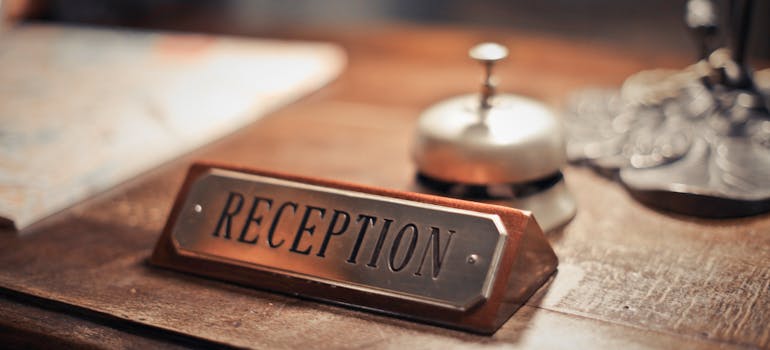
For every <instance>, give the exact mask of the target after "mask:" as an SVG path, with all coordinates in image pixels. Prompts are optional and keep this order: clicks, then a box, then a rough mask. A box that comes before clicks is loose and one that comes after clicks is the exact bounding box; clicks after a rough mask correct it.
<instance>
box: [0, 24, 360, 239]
mask: <svg viewBox="0 0 770 350" xmlns="http://www.w3.org/2000/svg"><path fill="white" fill-rule="evenodd" d="M344 64H345V55H344V52H343V51H342V50H341V49H340V48H339V47H337V46H334V45H330V44H323V43H305V42H284V41H270V40H256V39H241V38H230V37H220V36H202V35H186V34H163V33H154V32H135V31H118V30H104V29H94V28H79V27H61V26H42V25H24V26H20V27H17V28H14V29H11V30H9V31H5V32H0V217H2V218H4V219H6V220H8V221H9V222H11V223H12V224H13V225H14V226H15V227H16V228H17V229H22V228H24V227H25V226H28V225H29V224H31V223H34V222H35V221H37V220H39V219H42V218H43V217H46V216H48V215H50V214H53V213H55V212H57V211H59V210H62V209H64V208H66V207H68V206H70V205H72V204H74V203H77V202H78V201H81V200H83V199H85V198H86V197H88V196H90V195H92V194H95V193H97V192H100V191H103V190H106V189H108V188H110V187H112V186H114V185H117V184H118V183H121V182H123V181H125V180H127V179H129V178H131V177H133V176H135V175H137V174H139V173H141V172H143V171H146V170H149V169H151V168H153V167H155V166H157V165H159V164H161V163H163V162H165V161H168V160H170V159H172V158H174V157H177V156H179V155H181V154H183V153H185V152H187V151H190V150H192V149H194V148H196V147H199V146H201V145H203V144H205V143H208V142H210V141H213V140H214V139H216V138H219V137H222V136H224V135H226V134H228V133H230V132H232V131H235V130H236V129H238V128H240V127H243V126H244V125H246V124H248V123H250V122H252V121H254V120H256V119H257V118H258V117H260V116H261V115H264V114H265V113H266V112H269V111H271V110H274V109H276V108H277V107H280V106H282V105H285V104H287V103H289V102H291V101H292V100H294V99H296V98H298V97H300V96H301V95H303V94H306V93H308V92H310V91H312V90H315V89H318V88H320V87H321V86H323V85H324V84H326V83H328V82H329V81H331V80H332V79H334V77H336V76H337V75H338V74H339V73H340V71H341V70H342V68H343V67H344Z"/></svg>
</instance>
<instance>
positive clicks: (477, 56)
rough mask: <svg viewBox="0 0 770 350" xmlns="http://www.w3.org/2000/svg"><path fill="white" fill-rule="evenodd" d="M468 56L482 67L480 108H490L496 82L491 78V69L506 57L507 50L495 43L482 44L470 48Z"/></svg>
mask: <svg viewBox="0 0 770 350" xmlns="http://www.w3.org/2000/svg"><path fill="white" fill-rule="evenodd" d="M468 55H469V56H470V57H471V58H472V59H474V60H476V61H478V62H479V63H481V64H482V65H484V81H483V83H482V85H481V101H480V102H481V104H480V106H481V108H482V109H489V108H490V107H492V104H491V98H492V96H494V95H495V89H496V87H497V80H496V79H495V77H494V76H492V67H493V66H494V64H495V63H497V62H499V61H502V60H504V59H505V58H506V57H508V49H506V48H505V46H502V45H500V44H496V43H482V44H478V45H476V46H474V47H472V48H471V49H470V50H469V51H468Z"/></svg>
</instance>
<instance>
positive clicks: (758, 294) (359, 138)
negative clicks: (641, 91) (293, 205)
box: [0, 30, 770, 348]
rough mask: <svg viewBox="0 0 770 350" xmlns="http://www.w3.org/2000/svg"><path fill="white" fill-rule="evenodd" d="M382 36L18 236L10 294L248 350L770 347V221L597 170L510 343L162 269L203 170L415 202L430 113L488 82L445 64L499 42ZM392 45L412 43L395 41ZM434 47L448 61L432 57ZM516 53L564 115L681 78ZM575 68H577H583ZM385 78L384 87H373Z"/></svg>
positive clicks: (5, 266)
mask: <svg viewBox="0 0 770 350" xmlns="http://www.w3.org/2000/svg"><path fill="white" fill-rule="evenodd" d="M395 33H399V32H398V30H396V31H395ZM418 33H423V32H418ZM447 33H449V34H451V35H449V34H447ZM365 34H367V35H372V36H366V37H365V38H366V40H364V39H363V38H364V34H361V35H362V36H361V37H355V36H354V37H352V38H351V37H346V36H344V35H343V36H342V39H341V40H343V42H342V43H343V44H344V45H346V47H347V48H348V49H349V50H350V51H349V55H350V56H349V57H350V69H349V70H348V71H347V72H346V73H345V74H343V76H342V78H341V79H340V80H339V81H338V82H336V83H334V84H332V85H331V86H330V87H329V88H327V89H324V90H322V91H320V92H319V93H317V94H315V95H313V96H312V97H311V98H309V99H306V100H304V101H303V102H301V103H298V104H295V105H293V106H291V107H289V108H286V109H284V110H282V111H280V112H278V113H275V114H273V115H272V116H270V117H268V118H266V119H264V120H262V121H261V122H259V123H257V124H255V125H253V126H250V127H247V128H245V129H243V130H242V131H240V132H238V133H237V134H235V135H233V136H231V137H229V138H227V139H225V140H223V141H220V142H217V143H216V144H214V145H211V146H209V147H207V148H205V149H202V150H199V151H197V152H195V153H194V154H192V155H189V156H187V157H185V158H183V159H179V160H177V161H175V162H173V163H171V164H169V165H167V166H165V167H163V168H160V169H157V170H156V171H155V172H153V173H151V174H146V175H145V176H143V177H141V178H139V179H137V180H136V181H135V182H133V183H129V184H126V185H124V186H121V187H119V188H116V189H114V190H112V191H110V192H108V193H105V194H104V195H102V196H100V197H98V198H95V199H92V200H90V201H87V202H84V203H81V204H79V205H77V206H75V207H74V208H71V209H70V210H69V211H67V212H65V213H62V214H60V215H58V216H56V217H53V218H50V219H49V220H45V221H44V222H42V223H40V224H39V225H37V226H36V227H33V228H31V230H30V232H28V233H29V234H28V235H25V236H23V237H20V236H16V235H13V234H10V233H6V232H3V233H2V234H0V286H3V287H5V288H10V289H14V290H17V291H20V292H22V293H27V294H30V295H36V296H39V297H42V298H47V299H53V300H57V301H59V302H62V303H69V304H72V305H77V306H79V307H83V308H84V309H88V310H93V311H94V312H98V313H102V314H107V315H112V316H113V317H115V318H116V319H120V320H124V321H126V322H133V323H137V324H144V325H148V326H152V327H156V328H158V329H161V330H167V331H169V332H179V333H186V334H194V335H196V336H199V337H201V338H205V339H210V340H214V341H218V342H223V343H226V344H230V345H235V346H250V347H276V348H296V347H302V346H313V347H322V346H323V347H326V346H328V347H329V348H334V347H340V348H362V347H367V348H368V347H403V346H407V345H409V344H421V345H423V346H424V347H426V348H446V347H469V346H474V345H490V346H501V345H513V346H516V347H524V348H563V347H577V346H581V345H582V346H584V347H591V348H710V347H720V348H721V347H727V348H751V347H760V348H762V347H769V346H770V340H769V335H768V332H770V327H767V325H768V324H770V293H768V292H770V290H768V280H770V275H769V271H768V268H769V267H768V265H769V264H768V261H770V259H768V258H770V256H768V254H770V253H769V252H768V249H767V247H768V246H770V236H769V235H768V234H767V233H768V232H770V216H768V215H764V216H757V217H753V218H748V219H737V220H720V221H710V220H696V219H690V218H685V217H678V216H671V215H667V214H663V213H660V212H656V211H654V210H651V209H649V208H646V207H644V206H642V205H640V204H638V203H636V202H635V201H633V200H632V199H631V198H629V196H628V195H627V194H626V193H625V192H624V191H623V189H622V188H620V186H618V185H617V184H616V183H613V182H611V181H609V180H607V179H604V178H601V177H599V176H597V175H595V174H594V173H592V172H590V171H588V170H586V169H580V168H569V169H567V171H566V174H565V176H566V180H567V183H568V185H569V186H570V188H571V189H572V191H573V192H574V193H575V196H576V198H577V200H578V204H579V212H578V215H577V217H576V218H575V219H574V220H573V222H571V223H570V224H569V225H568V226H567V227H566V228H564V229H563V230H560V231H557V232H552V233H549V234H548V237H549V239H550V240H551V242H552V243H553V245H554V248H555V249H556V252H557V254H558V256H559V258H560V259H561V265H560V271H559V273H558V274H557V276H556V277H555V279H554V280H553V281H552V283H551V284H550V285H549V286H548V287H547V288H546V289H543V290H541V291H540V292H538V293H537V294H536V296H535V297H533V298H532V299H531V300H530V301H529V303H528V306H526V307H525V308H523V309H522V311H521V312H519V313H517V314H516V315H515V316H514V317H513V319H512V320H511V321H509V322H508V323H507V324H506V325H505V326H504V327H503V328H502V329H501V331H500V332H498V333H497V334H495V335H494V336H493V337H480V336H474V335H470V334H465V333H461V332H456V331H450V330H444V329H441V328H437V327H432V326H426V325H419V324H416V323H412V322H407V321H401V320H396V319H392V318H388V317H382V316H377V315H372V314H369V313H363V312H358V311H352V310H348V309H345V308H339V307H335V306H328V305H324V304H318V303H312V302H307V301H303V300H300V299H295V298H291V297H287V296H282V295H276V294H271V293H267V292H262V291H257V290H251V289H246V288H242V287H238V286H234V285H230V284H226V283H221V282H216V281H211V280H206V279H202V278H197V277H192V276H187V275H184V274H181V273H176V272H172V271H165V270H159V269H156V268H152V267H149V266H148V265H147V264H146V262H145V259H146V258H147V257H148V256H149V254H150V251H151V249H152V246H153V245H154V241H155V239H157V237H158V235H159V233H160V230H161V228H162V225H163V223H164V221H165V217H166V215H167V213H168V210H169V209H170V206H171V201H172V200H173V197H174V195H175V193H176V190H177V189H178V187H179V185H180V184H181V181H182V178H183V176H184V171H185V167H186V165H187V164H189V163H190V161H191V160H192V159H195V158H205V159H213V160H218V161H229V162H234V163H238V164H243V165H249V166H256V167H263V168H268V169H274V170H281V171H289V172H295V173H299V174H305V175H313V176H321V177H329V178H336V179H342V180H347V181H355V182H360V183H363V184H370V185H377V186H383V187H390V188H400V189H409V188H412V175H413V167H412V165H411V162H410V160H409V156H408V149H409V140H410V137H411V132H412V128H413V125H414V121H415V119H416V118H417V116H418V114H419V111H420V109H421V108H423V107H425V106H427V105H428V104H430V103H431V102H432V101H436V100H438V99H440V98H442V97H446V96H448V95H451V94H455V93H461V92H465V91H468V90H471V89H473V88H474V87H475V86H476V82H475V81H474V79H475V78H477V77H478V74H477V72H475V70H474V69H472V68H466V67H465V66H466V65H467V64H471V65H472V63H470V62H466V61H463V60H460V59H449V60H448V61H446V62H444V63H441V64H438V65H437V66H436V67H434V66H433V65H432V64H431V62H433V61H432V60H434V59H437V58H440V57H442V56H446V54H447V53H448V52H450V51H457V52H464V50H465V49H466V44H468V43H470V42H474V41H475V40H476V39H478V38H480V37H482V35H480V34H479V33H474V32H471V33H469V34H463V33H461V32H456V31H451V30H449V31H447V32H442V31H439V30H428V31H427V32H426V33H423V34H416V35H414V36H413V37H410V38H409V39H404V37H402V36H400V35H396V34H393V32H389V31H384V32H383V33H379V34H377V33H374V34H371V33H365ZM346 35H348V36H349V35H351V34H346ZM378 35H379V36H378ZM391 37H398V38H400V40H401V41H402V42H401V43H393V42H392V41H388V40H385V39H388V38H391ZM434 37H435V38H436V42H438V43H441V45H438V46H440V48H431V47H433V45H429V44H428V43H432V41H431V38H434ZM450 37H454V38H455V39H454V40H450V39H449V38H450ZM378 39H382V40H378ZM503 39H506V40H509V41H511V42H517V43H518V44H519V45H521V46H523V47H529V48H531V49H532V50H534V52H526V50H523V49H522V50H521V53H519V55H521V56H523V57H524V58H527V57H529V61H526V63H525V64H524V66H523V67H518V68H516V71H517V72H518V73H519V74H520V77H521V79H522V80H521V81H524V82H527V81H531V82H533V84H531V85H527V84H526V83H521V82H519V83H512V84H513V85H509V86H508V88H509V89H517V88H524V89H525V90H527V89H528V90H527V92H528V93H529V94H531V95H535V96H541V97H544V98H546V99H548V100H551V101H558V100H559V99H560V98H563V95H562V94H563V93H566V91H567V89H565V88H559V89H557V90H556V92H554V91H552V90H551V89H552V88H554V87H555V86H557V85H558V82H559V76H563V78H562V81H563V82H565V83H564V84H565V85H567V86H571V87H577V86H579V85H580V84H586V83H592V82H593V83H602V84H607V83H612V82H613V81H617V82H619V81H620V80H621V79H622V78H623V76H624V74H627V73H630V72H632V71H634V70H638V69H642V68H644V67H649V66H655V65H657V64H659V63H660V62H668V61H665V60H663V61H655V60H652V61H650V62H647V63H645V62H643V60H640V59H637V60H634V59H631V58H629V57H628V55H626V54H621V53H614V52H608V51H604V52H605V53H606V55H607V56H609V57H610V58H611V59H608V60H607V61H606V62H597V61H596V58H598V57H603V56H602V55H601V54H600V53H592V52H591V50H590V49H585V48H582V47H581V46H580V45H576V44H567V43H563V42H559V41H556V40H550V39H547V38H545V39H544V38H535V39H531V40H529V41H527V40H526V38H523V37H518V36H515V35H511V36H504V37H503ZM404 41H405V42H404ZM528 44H531V45H529V46H528ZM559 50H561V51H559ZM514 52H516V51H514ZM537 52H540V55H538V54H537ZM559 52H561V53H563V55H559V54H558V53H559ZM426 55H427V58H426V57H425V56H426ZM541 56H542V57H545V58H543V59H542V60H539V59H538V57H541ZM546 56H547V57H546ZM514 57H516V54H514ZM625 59H628V60H629V61H625ZM543 60H544V61H545V63H543V62H542V61H543ZM616 60H620V61H621V62H625V63H617V62H616ZM378 62H379V64H378ZM570 62H577V63H576V64H575V65H574V66H572V68H570V66H569V64H570ZM629 62H630V63H629ZM645 64H647V66H646V65H645ZM380 66H383V67H384V68H383V69H384V71H383V72H382V73H381V74H373V73H372V70H373V69H374V68H375V67H380ZM602 66H606V67H607V68H606V69H605V70H602ZM544 67H552V68H553V69H555V70H556V71H557V73H553V74H554V75H553V76H549V74H550V73H546V78H544V79H545V80H546V81H544V82H538V79H540V78H542V76H543V75H542V74H541V71H540V70H541V69H543V68H544ZM448 71H451V73H447V72H448ZM396 73H398V74H396ZM394 75H397V76H394ZM458 76H459V77H458ZM426 77H427V78H426ZM440 77H446V78H445V79H440ZM467 79H469V80H470V81H468V80H467ZM394 86H398V88H394ZM560 89H564V90H560ZM399 101H401V102H403V103H400V102H399ZM52 260H55V261H56V263H55V264H52V263H51V261H52Z"/></svg>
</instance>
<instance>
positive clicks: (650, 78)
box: [566, 0, 770, 217]
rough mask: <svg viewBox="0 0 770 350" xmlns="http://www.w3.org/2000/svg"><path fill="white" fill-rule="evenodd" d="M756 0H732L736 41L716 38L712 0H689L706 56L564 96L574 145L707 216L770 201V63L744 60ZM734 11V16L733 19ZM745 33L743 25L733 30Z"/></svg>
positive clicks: (631, 180)
mask: <svg viewBox="0 0 770 350" xmlns="http://www.w3.org/2000/svg"><path fill="white" fill-rule="evenodd" d="M749 5H750V2H748V1H733V2H731V9H732V11H733V13H732V15H733V16H732V18H733V20H734V21H735V20H738V21H739V22H740V23H732V24H733V25H732V27H733V28H735V29H734V31H733V32H732V33H731V34H732V36H731V38H732V40H731V41H730V42H731V48H730V49H728V48H714V47H712V46H711V45H712V43H713V41H714V39H713V35H714V33H713V32H714V31H715V30H716V29H715V26H716V24H715V22H716V21H715V18H714V14H713V4H712V3H711V2H710V1H705V0H693V1H690V2H689V3H688V16H687V18H686V21H687V23H688V25H689V26H690V27H691V29H693V31H694V32H695V33H696V34H697V33H700V34H697V35H696V40H698V43H699V48H700V50H705V53H704V52H699V55H700V56H701V57H703V59H702V60H701V61H699V62H698V63H696V64H694V65H693V66H691V67H688V68H686V69H684V70H681V71H676V70H653V71H644V72H639V73H637V74H635V75H632V76H631V77H629V78H628V79H627V80H626V82H625V83H624V84H623V87H622V88H621V90H620V91H612V90H586V91H582V92H580V93H577V94H575V95H574V96H573V98H572V100H571V101H570V102H569V103H568V108H567V118H566V123H567V129H568V133H569V137H568V139H569V140H568V146H567V150H568V155H569V158H570V159H571V160H572V161H576V162H583V163H587V164H590V165H591V166H593V167H595V168H597V169H599V170H600V171H602V172H603V173H606V174H614V173H615V172H617V173H618V175H619V176H618V177H619V179H620V181H622V182H623V184H624V185H625V186H626V187H627V188H628V189H629V190H630V191H631V193H632V194H633V195H634V196H635V197H636V198H638V199H639V200H641V201H643V202H644V203H646V204H648V205H651V206H655V207H659V208H662V209H666V210H671V211H675V212H678V213H683V214H688V215H696V216H704V217H735V216H745V215H753V214H757V213H762V212H766V211H770V113H768V105H769V104H770V89H769V88H770V71H764V72H757V73H751V69H749V68H748V65H747V63H746V62H745V58H744V57H745V54H744V53H743V50H745V42H746V36H747V35H748V33H747V32H746V30H747V28H748V23H747V21H748V20H747V18H748V17H747V15H746V14H747V13H748V11H749V7H748V6H749ZM734 21H733V22H734ZM736 30H737V31H739V32H741V33H742V34H741V35H737V36H736V33H735V31H736Z"/></svg>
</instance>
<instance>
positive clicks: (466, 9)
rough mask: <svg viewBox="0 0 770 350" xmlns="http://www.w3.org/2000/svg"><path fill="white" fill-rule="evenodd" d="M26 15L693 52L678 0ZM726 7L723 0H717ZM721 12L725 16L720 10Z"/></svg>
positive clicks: (755, 43) (263, 5) (757, 17)
mask: <svg viewBox="0 0 770 350" xmlns="http://www.w3.org/2000/svg"><path fill="white" fill-rule="evenodd" d="M32 3H33V4H35V6H34V7H35V11H33V15H32V16H31V17H33V18H36V19H44V20H55V21H66V22H76V23H91V24H106V25H118V26H128V27H145V28H157V29H175V30H190V31H198V32H211V33H230V34H245V35H260V34H261V33H266V32H269V31H270V30H275V29H277V28H286V27H293V26H301V27H314V26H315V27H317V26H342V27H354V26H377V25H388V24H392V23H404V22H406V23H419V24H426V25H456V26H469V27H474V28H478V27H482V28H484V27H495V28H511V29H515V30H519V31H531V32H537V33H539V34H546V35H558V36H562V37H569V38H574V40H587V41H602V42H609V43H613V44H618V46H619V47H623V46H633V47H637V48H639V47H641V48H643V49H649V50H665V51H669V52H672V53H684V54H692V55H693V56H695V46H694V45H693V43H692V42H691V38H690V36H689V33H688V31H687V29H686V28H685V26H684V24H683V21H682V18H683V16H684V8H685V3H686V1H685V0H674V1H672V0H647V1H638V0H578V1H575V0H540V1H525V0H495V1H459V0H449V1H435V0H434V1H411V0H364V1H361V0H317V1H314V0H299V1H279V0H229V1H210V0H138V1H98V0H66V1H65V0H54V1H39V0H38V1H32ZM718 5H719V6H720V7H722V8H725V7H726V6H727V5H726V1H725V0H721V1H718ZM722 17H725V16H722ZM752 17H753V23H752V24H753V25H752V27H753V28H752V31H751V39H750V48H749V51H750V56H752V57H754V58H756V57H760V58H763V59H767V58H770V40H768V34H770V25H769V24H768V22H769V21H768V19H770V1H764V0H760V1H755V4H754V11H753V13H752Z"/></svg>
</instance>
